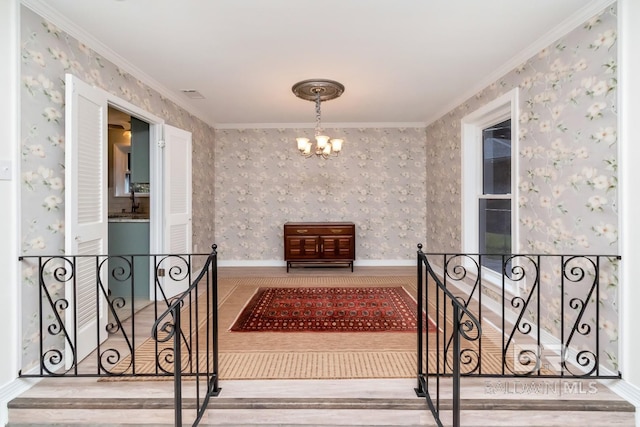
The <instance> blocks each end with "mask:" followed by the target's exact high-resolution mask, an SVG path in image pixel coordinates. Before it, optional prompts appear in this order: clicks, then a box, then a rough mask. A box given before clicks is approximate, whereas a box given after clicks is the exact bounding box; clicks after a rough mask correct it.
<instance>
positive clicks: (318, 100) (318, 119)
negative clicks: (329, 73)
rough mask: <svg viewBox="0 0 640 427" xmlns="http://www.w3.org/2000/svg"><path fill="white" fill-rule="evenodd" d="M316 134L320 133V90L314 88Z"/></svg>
mask: <svg viewBox="0 0 640 427" xmlns="http://www.w3.org/2000/svg"><path fill="white" fill-rule="evenodd" d="M315 92H316V136H318V135H322V127H321V126H320V103H321V102H322V101H321V100H320V91H319V90H316V91H315Z"/></svg>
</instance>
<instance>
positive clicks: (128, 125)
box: [107, 106, 152, 307]
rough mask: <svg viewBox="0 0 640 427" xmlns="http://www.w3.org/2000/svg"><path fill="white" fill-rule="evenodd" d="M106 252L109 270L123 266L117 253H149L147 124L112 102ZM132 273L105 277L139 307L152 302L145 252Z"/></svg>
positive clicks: (119, 294) (115, 293) (113, 288)
mask: <svg viewBox="0 0 640 427" xmlns="http://www.w3.org/2000/svg"><path fill="white" fill-rule="evenodd" d="M108 123H109V126H108V148H107V152H108V179H107V182H108V219H109V220H108V235H109V238H108V254H109V256H111V258H110V259H109V271H114V269H115V268H118V267H125V266H124V265H122V266H120V264H124V263H125V260H123V259H119V258H117V257H113V256H116V255H131V254H149V253H150V244H151V243H150V242H151V240H150V239H151V236H150V230H151V205H152V204H151V198H152V195H151V184H150V181H151V179H150V160H149V147H150V140H149V137H150V133H149V128H150V126H149V123H147V122H146V121H143V120H140V119H138V118H136V117H132V116H131V115H130V114H128V113H126V112H124V111H121V110H119V109H117V108H114V107H113V106H109V108H108ZM133 263H134V271H135V272H136V274H135V277H127V278H126V279H122V280H118V279H117V278H116V277H114V276H113V275H110V277H109V289H110V290H111V292H112V295H113V296H116V297H121V298H125V299H130V298H131V297H133V301H127V302H128V303H131V304H133V305H134V306H137V307H144V306H145V305H146V304H148V303H149V301H150V299H151V298H150V289H151V283H150V280H151V267H150V263H149V258H148V257H142V256H139V257H135V258H134V260H133Z"/></svg>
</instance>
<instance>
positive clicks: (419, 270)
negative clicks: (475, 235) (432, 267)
mask: <svg viewBox="0 0 640 427" xmlns="http://www.w3.org/2000/svg"><path fill="white" fill-rule="evenodd" d="M417 256H418V262H417V267H418V268H417V282H418V283H417V284H418V296H417V298H418V304H417V311H418V358H417V359H418V366H417V378H416V379H417V381H418V386H417V387H416V390H415V391H416V395H418V397H424V395H425V390H423V387H422V381H420V378H421V377H422V375H423V374H424V372H423V366H422V354H423V350H424V349H423V345H424V343H423V339H422V310H423V307H422V299H423V291H422V286H423V283H422V244H418V255H417Z"/></svg>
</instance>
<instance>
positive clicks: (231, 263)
mask: <svg viewBox="0 0 640 427" xmlns="http://www.w3.org/2000/svg"><path fill="white" fill-rule="evenodd" d="M286 265H287V264H286V262H285V261H282V260H218V266H219V267H286ZM353 265H354V267H413V266H415V265H416V262H415V261H414V260H410V261H409V260H404V259H402V260H401V259H381V260H369V259H366V260H356V261H355V262H354V263H353Z"/></svg>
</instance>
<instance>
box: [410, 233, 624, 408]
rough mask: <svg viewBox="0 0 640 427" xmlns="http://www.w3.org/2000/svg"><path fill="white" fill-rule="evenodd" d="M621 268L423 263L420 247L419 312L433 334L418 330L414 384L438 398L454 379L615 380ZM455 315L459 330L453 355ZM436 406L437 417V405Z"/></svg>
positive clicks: (543, 258) (603, 260) (433, 259)
mask: <svg viewBox="0 0 640 427" xmlns="http://www.w3.org/2000/svg"><path fill="white" fill-rule="evenodd" d="M620 260H621V259H620V257H619V256H615V255H555V254H554V255H548V254H545V255H538V254H536V255H531V254H501V255H488V254H461V253H449V254H445V253H428V254H425V253H423V252H422V245H418V287H419V289H418V290H419V295H420V296H421V298H422V300H421V304H422V305H421V306H419V312H420V311H421V310H422V311H424V313H425V315H426V316H427V317H429V318H430V319H431V321H432V322H433V323H435V325H436V328H435V329H436V330H435V331H428V329H427V328H426V327H425V328H423V330H421V331H420V333H419V337H418V352H419V353H418V377H419V379H420V378H421V377H428V376H435V378H436V387H435V392H436V396H438V394H437V393H439V387H438V384H439V382H438V381H440V380H441V378H444V377H451V376H453V378H454V382H455V378H456V375H457V374H456V372H455V370H456V369H460V372H459V374H460V375H461V376H484V377H527V378H570V379H576V378H582V379H583V378H590V379H617V378H621V374H620V372H619V371H618V364H617V355H618V343H617V324H618V322H617V319H618V313H617V309H616V307H617V304H616V301H617V293H616V289H617V284H618V283H617V277H618V271H619V268H620V265H619V264H620ZM445 290H446V292H445ZM438 293H440V295H439V294H438ZM452 297H453V298H455V300H456V301H457V302H458V303H453V305H454V306H457V305H458V304H460V305H461V307H462V308H464V310H465V311H463V312H461V313H460V314H456V313H454V312H453V310H454V308H453V307H452V306H451V304H446V303H445V302H447V301H448V300H449V299H451V298H452ZM458 310H460V307H458ZM458 315H459V316H461V319H462V320H463V323H462V326H463V329H462V330H461V331H460V332H461V333H462V336H461V337H460V338H461V340H460V342H459V347H457V348H456V342H455V341H456V339H457V337H458V336H459V334H456V333H455V332H456V331H457V330H458V329H456V328H457V327H456V324H455V320H456V319H457V318H458V317H457V316H458ZM466 319H474V320H471V323H465V322H464V320H466ZM476 322H477V323H476ZM465 327H469V328H470V329H469V331H473V332H477V334H475V333H473V334H472V333H469V332H468V331H467V329H464V328H465ZM456 358H457V360H459V361H460V365H459V366H457V360H456ZM423 388H424V387H422V386H420V385H419V389H423ZM453 398H454V399H456V398H459V396H455V395H454V396H453ZM435 401H436V403H435V404H434V405H435V407H436V413H437V408H438V403H439V399H438V397H436V399H435ZM454 406H455V405H454ZM436 413H434V415H436ZM454 414H455V411H454Z"/></svg>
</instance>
